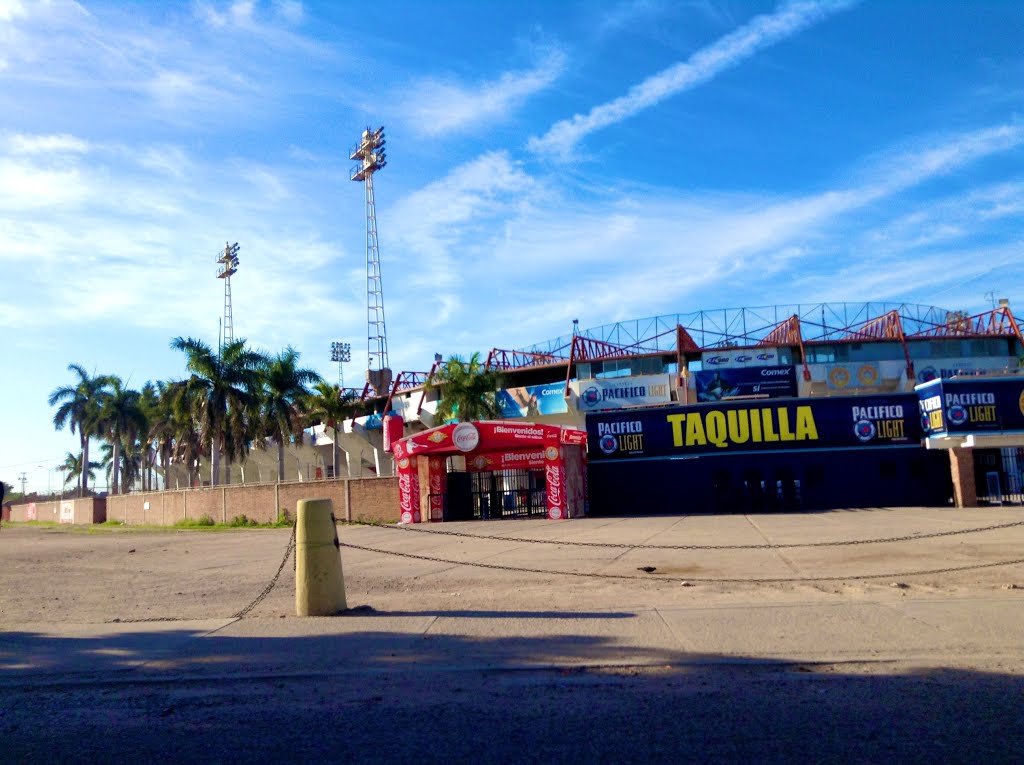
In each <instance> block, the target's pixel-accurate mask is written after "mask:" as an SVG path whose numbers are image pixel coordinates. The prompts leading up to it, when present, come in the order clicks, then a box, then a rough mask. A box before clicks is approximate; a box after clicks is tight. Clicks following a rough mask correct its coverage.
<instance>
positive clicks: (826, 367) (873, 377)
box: [810, 361, 882, 390]
mask: <svg viewBox="0 0 1024 765" xmlns="http://www.w3.org/2000/svg"><path fill="white" fill-rule="evenodd" d="M810 369H811V379H812V380H818V379H821V378H824V380H825V383H826V384H827V385H828V387H829V390H853V389H855V388H871V387H873V386H875V385H878V384H879V382H881V380H882V370H881V369H880V368H879V365H878V362H877V361H864V362H860V363H856V364H813V365H811V367H810Z"/></svg>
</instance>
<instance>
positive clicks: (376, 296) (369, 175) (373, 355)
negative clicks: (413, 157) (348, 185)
mask: <svg viewBox="0 0 1024 765" xmlns="http://www.w3.org/2000/svg"><path fill="white" fill-rule="evenodd" d="M349 159H354V160H357V161H358V162H359V164H358V165H356V166H355V167H354V168H352V180H353V181H362V182H363V183H365V184H366V319H367V326H368V329H367V333H366V334H367V358H366V382H368V383H369V384H370V387H372V388H373V390H374V392H375V393H376V394H377V395H378V396H381V395H386V394H387V392H388V388H389V387H390V386H391V369H390V367H389V366H388V338H387V330H386V328H385V325H384V291H383V288H382V286H381V280H380V251H379V250H378V248H377V213H376V211H375V209H374V201H373V174H374V173H376V172H377V171H378V170H381V169H383V168H384V166H385V165H387V159H386V158H385V156H384V128H383V127H379V128H377V129H376V130H370V128H366V130H364V131H363V135H362V138H361V139H360V141H359V144H358V146H356V147H355V148H354V149H353V150H352V153H351V154H350V155H349Z"/></svg>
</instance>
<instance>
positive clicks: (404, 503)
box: [398, 473, 413, 518]
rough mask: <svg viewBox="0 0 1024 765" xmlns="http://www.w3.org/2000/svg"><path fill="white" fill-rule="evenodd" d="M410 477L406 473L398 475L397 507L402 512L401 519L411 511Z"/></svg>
mask: <svg viewBox="0 0 1024 765" xmlns="http://www.w3.org/2000/svg"><path fill="white" fill-rule="evenodd" d="M412 494H413V492H412V476H411V475H409V474H408V473H399V475H398V506H399V507H400V508H401V510H402V517H403V518H405V513H407V512H410V511H411V510H412Z"/></svg>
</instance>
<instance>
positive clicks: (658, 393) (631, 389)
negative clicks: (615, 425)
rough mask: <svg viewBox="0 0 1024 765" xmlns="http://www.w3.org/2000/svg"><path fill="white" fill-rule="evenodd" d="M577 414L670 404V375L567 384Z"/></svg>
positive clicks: (614, 378) (615, 378)
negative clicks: (574, 398)
mask: <svg viewBox="0 0 1024 765" xmlns="http://www.w3.org/2000/svg"><path fill="white" fill-rule="evenodd" d="M570 387H571V388H572V390H573V391H574V392H575V393H576V396H577V399H576V400H577V402H578V403H577V407H578V408H579V410H580V411H581V412H597V411H601V410H604V409H623V408H625V407H627V406H652V405H657V404H668V403H669V402H671V401H672V377H671V375H667V374H666V375H638V376H636V377H612V378H608V379H600V380H580V381H578V382H572V383H570Z"/></svg>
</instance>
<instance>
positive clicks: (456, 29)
mask: <svg viewBox="0 0 1024 765" xmlns="http://www.w3.org/2000/svg"><path fill="white" fill-rule="evenodd" d="M1022 106H1024V5H1022V4H1020V3H1019V2H1011V1H1010V0H1007V1H1006V2H995V1H990V2H974V3H965V2H938V1H936V2H924V1H923V0H922V1H921V2H912V1H909V0H908V1H907V2H887V1H884V2H883V1H882V0H874V1H873V2H872V1H871V0H868V1H867V2H789V3H786V2H783V3H778V4H776V3H769V2H757V3H751V2H700V1H695V2H660V1H659V0H648V1H645V0H634V1H632V2H594V1H593V0H587V1H586V2H582V1H581V2H558V3H552V2H516V3H498V2H470V1H468V0H467V1H466V2H448V3H445V2H430V3H422V2H412V1H410V2H387V1H384V2H377V3H375V4H374V5H373V10H372V13H361V12H358V11H357V10H356V6H355V4H342V3H327V2H324V3H319V2H298V1H296V0H283V1H281V2H270V1H268V0H264V1H263V2H255V0H254V1H252V2H233V3H231V2H213V1H210V2H194V3H187V2H180V3H165V2H141V1H137V2H116V3H114V2H80V3H73V2H67V1H65V0H52V1H51V2H43V3H37V2H30V0H0V269H2V270H0V273H2V279H0V286H2V289H0V348H2V349H3V358H4V362H5V363H4V367H5V370H4V372H5V373H4V383H3V389H4V393H5V395H4V396H3V399H2V403H0V480H4V481H8V482H12V481H16V480H17V477H18V475H19V474H20V473H21V472H22V471H24V472H25V473H26V474H27V476H28V485H29V488H30V489H31V488H38V489H43V490H45V489H46V487H47V483H48V482H52V483H53V485H56V482H57V481H58V480H59V479H57V478H56V474H55V473H48V472H47V467H52V466H53V465H55V464H56V463H57V462H59V461H60V460H61V459H62V458H63V455H64V454H65V453H66V452H67V451H77V448H78V446H77V439H76V438H75V437H73V436H72V435H71V434H70V433H69V432H67V431H64V432H59V433H58V432H54V430H53V428H52V425H51V419H52V415H53V410H52V409H51V408H50V407H49V406H48V405H47V404H46V397H47V394H48V393H49V392H50V391H51V390H53V389H54V388H55V387H57V386H59V385H63V384H66V383H69V382H71V380H72V377H71V374H70V373H69V372H67V370H66V367H67V365H68V364H69V363H72V362H74V363H78V364H81V365H82V366H84V367H85V368H86V369H88V370H90V371H95V372H104V373H114V374H118V375H120V376H121V377H122V378H124V379H125V380H127V381H128V383H129V384H130V385H131V386H133V387H140V386H141V385H142V384H143V383H144V382H146V381H147V380H157V379H162V380H168V379H177V378H181V377H183V376H185V370H184V364H183V358H182V356H181V354H180V353H178V352H176V351H172V350H170V349H169V347H168V344H169V341H170V340H171V338H173V337H175V336H177V335H183V336H194V337H199V338H202V339H205V340H206V341H208V342H210V343H211V344H216V339H217V326H218V319H219V317H220V316H221V315H222V312H223V290H222V282H220V281H218V280H217V279H216V278H215V276H214V271H215V264H214V260H215V258H216V255H217V252H218V248H220V247H223V244H224V242H225V241H227V240H230V241H232V242H235V241H237V242H238V243H239V245H240V247H241V253H240V255H241V267H240V270H239V273H238V274H237V276H236V277H235V278H234V279H233V280H232V288H233V290H232V291H233V298H234V301H233V302H234V325H235V335H236V337H245V338H247V339H248V340H249V341H250V343H252V344H253V345H255V346H257V347H260V348H263V349H266V350H269V351H274V352H276V351H278V350H280V349H282V348H283V347H284V346H285V345H288V344H290V345H292V346H294V347H295V348H296V349H298V350H299V351H300V352H301V353H302V361H303V362H304V363H305V364H307V365H309V366H311V367H313V368H315V369H317V370H318V371H320V372H321V373H322V374H324V375H325V376H326V377H327V378H328V379H336V376H337V367H336V365H334V364H332V363H331V362H330V342H331V341H332V340H339V339H340V340H348V341H350V342H351V343H352V347H353V361H352V363H351V364H350V365H347V367H346V369H347V373H346V382H348V383H354V382H356V381H357V380H359V378H360V376H361V372H360V370H362V369H365V364H366V341H365V337H366V291H365V251H364V243H365V240H364V226H365V218H364V207H363V189H362V187H361V185H360V184H356V183H353V182H351V181H350V180H349V171H350V167H351V165H352V163H351V162H350V161H349V160H348V159H347V157H348V153H349V150H350V148H351V147H352V146H353V145H354V144H355V143H356V141H357V140H358V137H359V134H360V132H361V131H362V129H363V128H365V127H367V126H372V127H377V126H378V125H384V126H385V128H386V132H387V138H388V161H389V164H388V166H387V168H385V169H384V170H383V171H382V172H381V173H380V174H379V175H378V176H377V177H376V181H375V192H376V200H377V217H378V227H379V240H380V255H381V261H382V277H383V286H384V302H385V310H386V316H387V327H388V344H389V351H390V359H391V366H392V368H393V369H395V370H396V371H400V370H419V371H426V370H427V369H428V368H429V366H430V363H431V361H432V359H433V355H434V353H435V352H439V353H443V354H445V355H446V356H447V355H449V354H451V353H461V354H468V353H471V352H472V351H475V350H480V351H482V352H484V353H486V352H487V351H488V350H489V349H490V348H492V347H495V346H496V347H501V348H515V347H522V346H525V345H529V344H532V343H534V342H540V341H543V340H546V339H548V338H552V337H556V336H558V335H564V334H567V333H568V332H569V331H570V330H571V323H572V319H574V318H578V319H579V320H580V326H581V327H590V326H597V325H600V324H604V323H607V322H610V321H615V320H620V319H631V318H639V317H645V316H653V315H658V314H663V313H675V312H690V311H695V310H698V309H711V308H722V307H735V306H759V305H772V304H776V303H787V304H788V303H796V302H808V303H815V302H820V301H843V300H846V301H862V300H891V301H908V302H916V303H925V304H934V305H940V306H947V307H950V308H956V309H964V310H968V311H971V312H977V311H980V310H983V309H985V308H987V307H989V301H988V298H986V294H987V293H989V292H994V293H997V296H998V297H1008V298H1010V299H1011V305H1012V306H1016V305H1017V304H1018V299H1019V298H1020V297H1021V296H1020V294H1019V293H1020V289H1019V288H1020V285H1021V277H1022V272H1024V268H1022V265H1021V263H1022V255H1024V241H1022V240H1024V236H1022V233H1021V232H1022V230H1024V229H1022V226H1021V223H1022V219H1024V162H1022V160H1024V109H1022ZM1021 310H1022V312H1024V309H1021ZM40 466H42V467H40ZM101 480H102V479H101Z"/></svg>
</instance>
